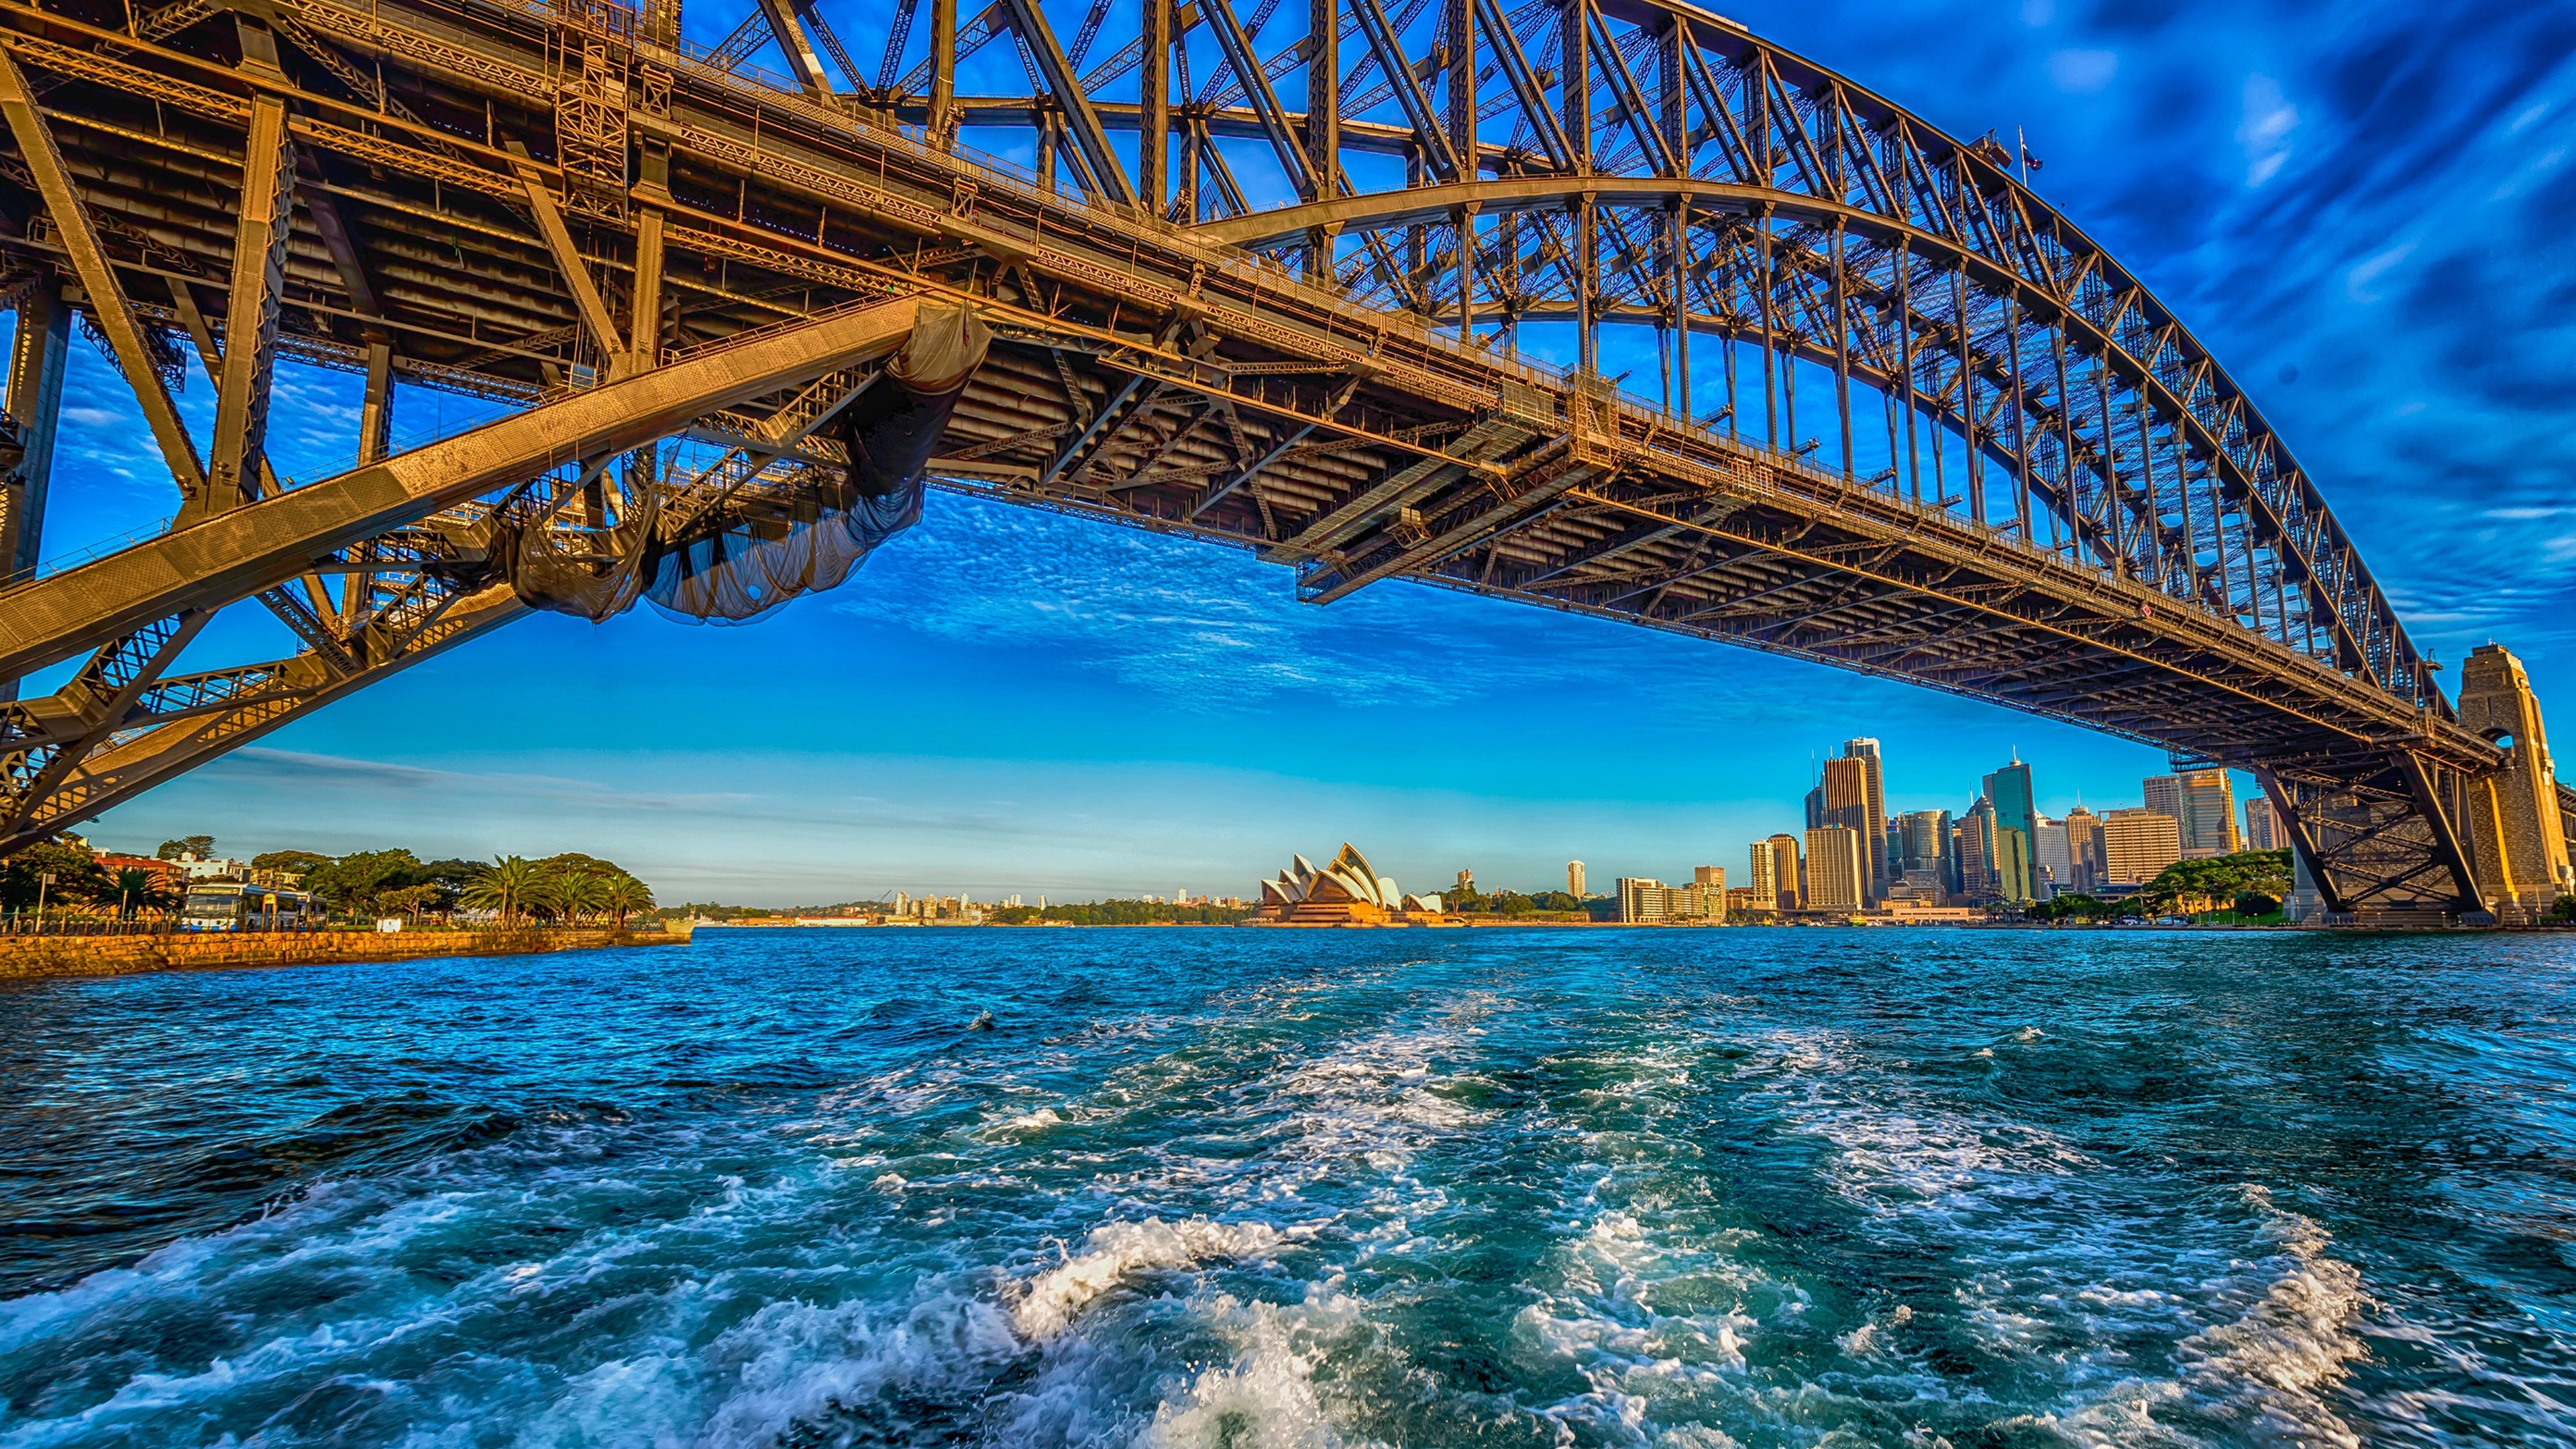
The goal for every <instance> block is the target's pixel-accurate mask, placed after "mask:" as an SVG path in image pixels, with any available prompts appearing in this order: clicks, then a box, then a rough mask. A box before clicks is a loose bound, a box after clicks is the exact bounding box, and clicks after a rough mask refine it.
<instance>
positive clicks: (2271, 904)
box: [2236, 891, 2281, 919]
mask: <svg viewBox="0 0 2576 1449" xmlns="http://www.w3.org/2000/svg"><path fill="white" fill-rule="evenodd" d="M2280 908H2281V901H2280V898H2279V897H2277V896H2274V895H2272V894H2270V893H2269V892H2266V891H2247V892H2245V893H2244V894H2243V895H2240V896H2238V897H2237V898H2236V914H2238V915H2240V916H2244V917H2247V918H2249V919H2250V918H2252V917H2255V916H2268V915H2270V914H2272V913H2273V912H2274V911H2277V910H2279V909H2280Z"/></svg>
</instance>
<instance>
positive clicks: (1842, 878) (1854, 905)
mask: <svg viewBox="0 0 2576 1449" xmlns="http://www.w3.org/2000/svg"><path fill="white" fill-rule="evenodd" d="M1867 870H1868V867H1867V865H1866V864H1865V863H1864V861H1863V859H1862V856H1861V844H1860V833H1859V832H1858V831H1855V830H1853V829H1852V828H1851V827H1849V826H1847V825H1821V826H1818V827H1817V828H1815V829H1813V830H1810V831H1808V832H1807V909H1809V910H1811V911H1856V910H1859V909H1860V908H1861V904H1862V896H1863V892H1864V891H1865V890H1866V888H1867V887H1868V884H1869V878H1868V875H1867V873H1866V872H1867Z"/></svg>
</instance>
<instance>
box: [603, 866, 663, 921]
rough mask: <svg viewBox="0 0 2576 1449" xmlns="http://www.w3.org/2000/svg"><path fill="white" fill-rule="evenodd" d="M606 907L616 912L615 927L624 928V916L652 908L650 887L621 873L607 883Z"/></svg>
mask: <svg viewBox="0 0 2576 1449" xmlns="http://www.w3.org/2000/svg"><path fill="white" fill-rule="evenodd" d="M605 904H606V906H607V907H608V909H610V910H612V911H614V912H616V913H617V929H619V930H621V931H623V930H625V929H626V918H627V917H628V916H631V915H636V914H638V913H640V912H643V911H649V910H651V909H653V892H652V889H651V888H650V887H648V886H646V885H645V884H644V882H642V881H640V880H637V879H636V878H635V877H633V876H631V875H621V876H619V877H618V878H617V879H615V880H613V881H610V882H609V883H608V898H607V900H606V902H605Z"/></svg>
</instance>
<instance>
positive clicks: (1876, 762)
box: [1833, 736, 1904, 901]
mask: <svg viewBox="0 0 2576 1449" xmlns="http://www.w3.org/2000/svg"><path fill="white" fill-rule="evenodd" d="M1843 758H1844V759H1847V760H1858V761H1860V762H1861V765H1862V770H1861V785H1862V791H1863V794H1864V795H1865V797H1866V798H1865V799H1864V800H1863V802H1862V808H1863V811H1864V815H1865V818H1864V819H1862V820H1861V821H1860V822H1859V823H1857V824H1854V825H1853V827H1852V828H1854V829H1856V830H1858V831H1859V832H1860V838H1861V840H1862V842H1863V843H1864V844H1866V845H1867V846H1868V848H1869V881H1870V886H1869V898H1870V899H1871V900H1873V901H1877V900H1884V899H1886V897H1887V885H1888V882H1890V881H1892V880H1895V879H1896V878H1897V877H1898V876H1899V875H1902V874H1903V873H1904V872H1903V871H1901V870H1899V869H1897V868H1896V865H1895V863H1894V862H1893V861H1891V860H1889V859H1888V855H1887V765H1886V762H1885V761H1884V760H1882V759H1881V758H1880V756H1879V752H1878V741H1876V740H1874V739H1870V738H1867V737H1865V736H1864V737H1862V738H1860V739H1851V740H1845V741H1843ZM1833 823H1837V824H1842V823H1850V822H1833Z"/></svg>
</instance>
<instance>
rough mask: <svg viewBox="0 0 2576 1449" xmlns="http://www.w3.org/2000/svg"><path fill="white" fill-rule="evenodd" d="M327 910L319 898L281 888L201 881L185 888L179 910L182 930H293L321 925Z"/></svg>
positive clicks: (230, 881)
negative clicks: (182, 903)
mask: <svg viewBox="0 0 2576 1449" xmlns="http://www.w3.org/2000/svg"><path fill="white" fill-rule="evenodd" d="M328 914H329V911H328V909H327V908H326V907H324V905H323V904H322V898H321V897H320V896H316V895H311V894H308V893H307V892H304V891H298V890H288V889H287V888H285V887H283V886H256V885H243V884H242V883H241V882H240V881H236V880H201V881H195V882H192V883H191V884H190V885H189V887H188V901H187V904H186V905H184V906H181V907H180V908H179V929H181V930H183V931H294V930H306V929H310V928H312V927H315V926H319V925H321V924H322V921H323V918H324V917H325V916H327V915H328Z"/></svg>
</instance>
